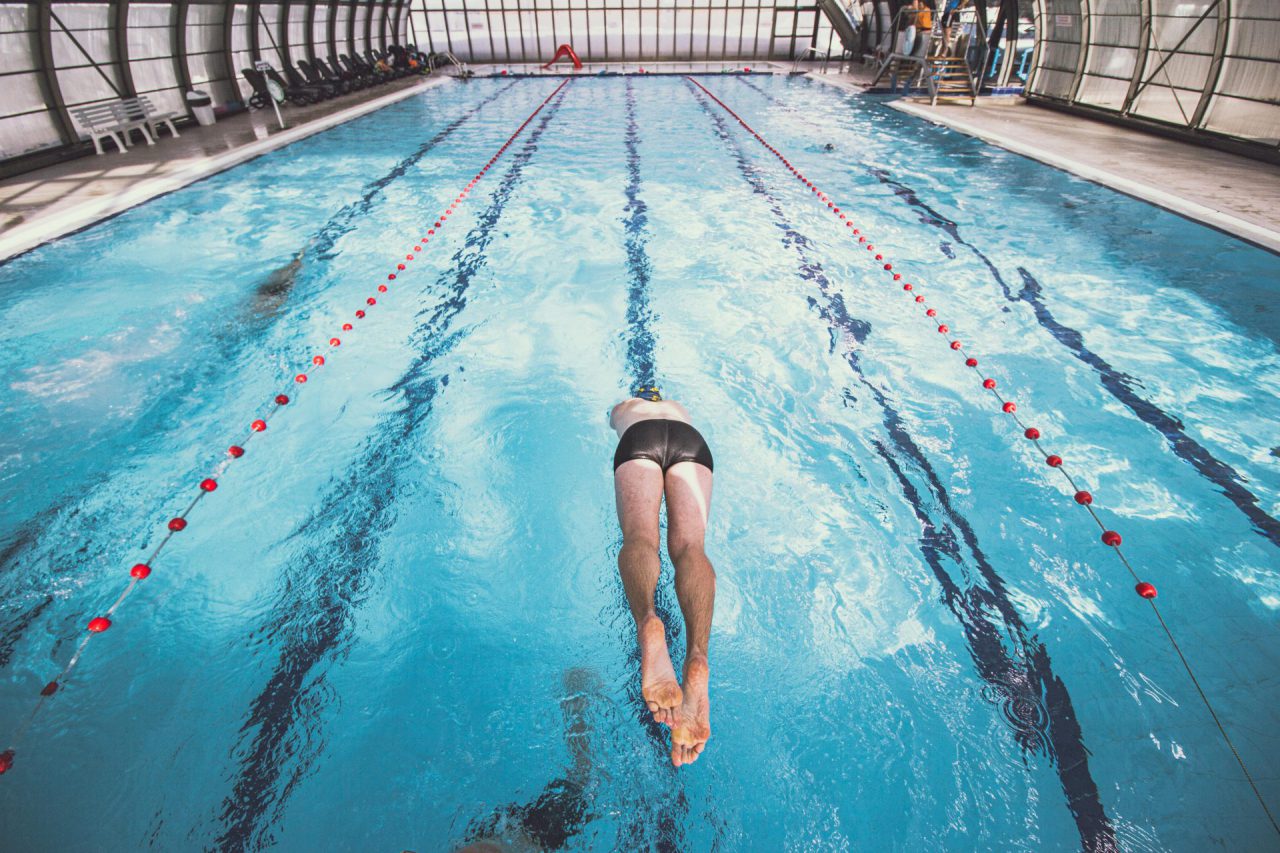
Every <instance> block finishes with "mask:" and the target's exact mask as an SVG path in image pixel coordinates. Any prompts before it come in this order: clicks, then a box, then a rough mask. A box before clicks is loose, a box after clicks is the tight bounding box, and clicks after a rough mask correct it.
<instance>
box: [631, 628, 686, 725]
mask: <svg viewBox="0 0 1280 853" xmlns="http://www.w3.org/2000/svg"><path fill="white" fill-rule="evenodd" d="M636 637H637V639H638V640H639V642H640V692H641V693H642V694H643V695H644V703H645V704H646V705H648V706H649V711H650V712H651V713H652V714H653V719H654V720H656V721H657V722H659V723H662V724H664V725H668V726H669V725H671V722H672V720H673V719H674V718H675V712H676V708H678V707H679V706H680V702H681V700H682V699H683V698H684V694H683V693H681V691H680V684H679V682H677V681H676V669H675V667H674V666H672V665H671V654H670V653H669V652H668V651H667V637H666V628H665V627H664V626H663V624H662V620H661V619H659V618H658V617H657V616H650V617H648V618H647V619H645V620H644V622H643V623H642V624H641V625H640V628H639V629H638V630H637V631H636Z"/></svg>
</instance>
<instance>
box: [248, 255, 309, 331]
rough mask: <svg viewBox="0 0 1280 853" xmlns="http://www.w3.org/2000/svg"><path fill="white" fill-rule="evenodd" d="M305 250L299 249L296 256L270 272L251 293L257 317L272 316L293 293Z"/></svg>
mask: <svg viewBox="0 0 1280 853" xmlns="http://www.w3.org/2000/svg"><path fill="white" fill-rule="evenodd" d="M306 253H307V248H306V247H304V248H302V249H299V250H298V252H297V254H295V255H294V256H293V258H292V259H291V260H290V261H289V263H287V264H285V265H284V266H282V267H277V268H276V269H274V270H272V271H271V274H270V275H268V276H267V277H266V278H265V279H263V280H262V282H261V283H259V284H258V286H257V287H256V288H255V289H254V292H253V308H252V310H253V313H254V314H256V315H259V316H266V315H273V314H275V313H276V312H277V311H279V310H280V306H281V305H283V304H284V303H285V300H286V299H288V298H289V294H290V293H292V292H293V286H294V284H296V283H297V281H298V273H299V272H300V271H301V270H302V258H303V256H304V255H306Z"/></svg>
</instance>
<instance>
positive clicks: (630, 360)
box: [623, 77, 658, 386]
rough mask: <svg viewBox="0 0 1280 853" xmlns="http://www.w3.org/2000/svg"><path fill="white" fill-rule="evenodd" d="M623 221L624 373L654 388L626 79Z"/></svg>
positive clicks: (636, 138) (644, 219)
mask: <svg viewBox="0 0 1280 853" xmlns="http://www.w3.org/2000/svg"><path fill="white" fill-rule="evenodd" d="M626 114H627V136H626V144H627V206H626V208H625V210H626V213H627V217H626V219H624V220H623V229H624V233H625V234H626V250H627V272H628V273H630V278H631V281H630V287H628V289H627V369H628V370H630V371H631V382H632V385H633V386H635V385H655V384H657V381H658V380H657V376H656V372H657V368H656V367H655V365H654V355H653V350H654V336H653V329H652V327H651V326H652V322H653V311H652V310H651V309H650V307H649V280H650V279H651V278H652V275H653V264H652V263H650V261H649V253H648V242H649V235H648V232H647V230H646V229H647V226H648V224H649V216H648V211H649V207H648V205H646V204H645V203H644V200H643V199H642V198H640V127H639V123H638V122H637V121H636V93H635V88H634V87H633V86H632V84H631V78H630V77H628V78H627V96H626Z"/></svg>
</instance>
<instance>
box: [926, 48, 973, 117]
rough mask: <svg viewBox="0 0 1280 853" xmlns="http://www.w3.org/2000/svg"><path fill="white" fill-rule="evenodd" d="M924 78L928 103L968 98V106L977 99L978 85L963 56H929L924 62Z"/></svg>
mask: <svg viewBox="0 0 1280 853" xmlns="http://www.w3.org/2000/svg"><path fill="white" fill-rule="evenodd" d="M924 76H925V78H926V82H927V87H928V89H929V103H930V104H931V105H932V104H936V103H938V99H939V98H946V99H952V98H968V99H969V106H973V105H974V103H975V102H976V101H977V99H978V84H977V81H976V80H974V79H973V72H972V71H971V70H970V68H969V63H968V62H967V61H966V60H965V58H964V57H963V56H931V57H929V58H928V59H926V60H925V69H924Z"/></svg>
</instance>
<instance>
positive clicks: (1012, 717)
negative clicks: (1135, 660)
mask: <svg viewBox="0 0 1280 853" xmlns="http://www.w3.org/2000/svg"><path fill="white" fill-rule="evenodd" d="M688 85H689V88H690V91H691V92H692V94H693V96H694V98H695V99H696V100H697V102H698V104H699V106H701V107H702V110H703V112H705V113H706V114H707V115H708V116H709V117H710V118H711V120H712V122H713V123H714V124H715V126H716V132H717V135H718V136H719V137H720V139H721V140H722V141H723V142H724V144H725V147H726V149H728V152H729V154H730V156H731V157H732V158H733V159H734V161H735V163H736V164H737V167H738V170H739V172H740V173H741V174H742V177H743V179H744V180H745V181H746V182H747V184H748V185H749V186H750V187H751V191H752V193H753V194H755V195H758V196H760V197H761V198H762V199H763V201H764V202H765V204H767V206H768V207H769V209H770V211H771V212H772V214H773V217H774V225H775V227H776V228H778V230H780V231H781V232H782V234H783V238H782V243H783V245H784V246H787V247H788V248H791V249H793V250H794V251H795V253H796V256H797V260H798V261H799V275H800V278H802V279H803V280H806V281H812V282H814V283H815V284H816V285H817V287H818V290H819V293H820V295H821V296H822V302H821V303H820V302H819V301H818V300H817V299H815V298H813V297H810V298H809V304H810V306H811V307H813V308H814V309H815V310H817V312H818V314H819V316H820V317H822V319H823V320H824V321H825V322H826V323H827V326H828V331H829V333H830V334H831V335H832V351H834V350H835V345H836V342H837V341H839V340H844V341H846V346H845V347H843V348H842V349H843V350H844V351H843V353H842V354H843V356H844V359H845V361H846V363H847V364H848V365H849V367H850V368H851V369H852V370H853V373H854V375H855V377H856V378H857V380H858V382H859V383H860V384H861V385H862V386H864V387H865V388H866V389H867V390H868V391H869V392H870V394H871V396H872V398H873V399H874V400H875V402H876V404H877V405H878V406H879V407H880V409H881V412H882V418H883V422H884V426H885V430H886V431H887V433H888V435H889V438H890V439H891V440H892V442H893V445H894V446H895V448H896V449H897V451H898V454H899V456H900V457H902V458H905V459H906V460H910V461H911V462H912V463H914V465H915V468H916V469H917V471H918V472H919V476H921V477H922V478H923V480H924V481H925V483H926V484H927V486H928V492H929V496H930V497H931V498H932V499H933V501H934V502H936V503H937V504H938V506H939V507H941V509H942V511H943V516H944V518H942V519H941V520H935V519H934V518H933V516H932V515H931V514H930V510H929V507H928V506H926V504H925V501H924V500H923V499H922V496H921V495H920V492H919V490H918V489H917V488H916V487H915V485H914V484H913V483H912V481H911V479H910V478H909V477H908V476H907V474H906V472H905V471H904V470H903V467H902V465H901V464H900V462H899V460H898V459H897V458H895V457H894V455H893V454H891V453H889V452H888V450H887V448H885V446H884V445H883V443H881V442H880V441H879V440H873V444H874V446H875V447H876V451H877V453H878V455H880V456H881V458H882V459H884V461H885V463H886V464H887V465H888V466H889V468H890V470H891V471H892V473H893V475H894V476H895V478H896V479H897V480H898V482H899V484H900V485H901V487H902V489H903V497H904V498H905V500H906V501H907V502H908V503H909V504H910V506H911V507H912V510H913V512H914V514H915V515H916V518H917V520H918V521H919V522H920V524H921V528H922V532H921V536H920V542H919V544H920V550H921V555H922V556H923V558H924V560H925V562H926V564H927V565H928V566H929V568H930V570H931V571H932V572H933V574H934V577H935V578H936V579H937V580H938V583H939V585H940V586H941V587H942V591H943V601H944V603H945V604H946V605H947V608H948V609H949V610H950V611H951V612H952V613H953V614H954V615H955V617H956V618H957V620H958V621H959V622H960V625H961V627H962V629H963V630H964V634H965V641H966V643H967V645H968V648H969V655H970V657H971V658H972V660H973V662H974V666H975V668H976V669H977V672H978V675H979V676H980V677H981V678H982V680H983V681H985V682H986V683H987V685H989V687H990V688H991V690H990V692H988V691H987V690H984V691H983V692H982V696H983V698H984V699H987V700H988V701H992V702H993V704H996V705H997V706H998V707H999V709H1000V712H1001V718H1002V719H1003V720H1004V722H1005V723H1007V724H1008V725H1009V726H1010V728H1011V729H1012V733H1013V737H1014V740H1015V741H1016V742H1017V743H1018V745H1019V747H1020V748H1021V750H1022V753H1023V763H1024V764H1025V763H1026V759H1027V756H1029V755H1031V754H1044V755H1045V756H1046V757H1047V758H1048V759H1049V761H1050V763H1051V764H1052V765H1053V766H1055V767H1056V769H1057V773H1058V778H1059V781H1060V783H1061V785H1062V790H1063V793H1064V795H1065V796H1066V801H1067V808H1068V810H1069V811H1070V812H1071V815H1072V818H1073V819H1074V821H1075V824H1076V829H1077V831H1078V832H1079V834H1080V841H1081V845H1082V848H1083V849H1084V850H1086V851H1090V853H1095V851H1097V853H1104V851H1105V852H1106V853H1109V851H1114V850H1116V849H1118V848H1117V845H1116V839H1115V831H1114V827H1113V826H1112V823H1111V820H1110V818H1108V817H1107V814H1106V811H1105V809H1104V808H1103V805H1102V801H1101V798H1100V796H1099V793H1098V786H1097V784H1096V783H1095V782H1094V780H1093V776H1092V774H1091V773H1090V772H1089V751H1088V749H1087V748H1086V747H1085V745H1084V738H1083V733H1082V732H1081V729H1080V724H1079V722H1078V720H1077V718H1076V714H1075V709H1074V706H1073V704H1072V702H1071V696H1070V694H1069V693H1068V691H1067V688H1066V685H1065V684H1064V683H1063V681H1062V679H1061V678H1059V677H1058V676H1057V675H1055V674H1054V672H1053V668H1052V663H1051V660H1050V657H1049V653H1048V650H1047V649H1046V648H1045V647H1044V644H1043V643H1042V642H1040V640H1039V639H1038V638H1037V637H1036V636H1034V635H1030V636H1029V635H1028V631H1027V627H1026V625H1025V623H1024V622H1023V621H1022V617H1021V616H1020V615H1019V614H1018V611H1017V608H1016V607H1015V606H1014V604H1013V602H1012V601H1011V600H1010V599H1009V596H1008V592H1007V591H1006V589H1005V584H1004V579H1003V578H1001V577H1000V575H999V574H998V573H997V572H996V570H995V567H994V566H992V565H991V562H990V560H989V559H988V558H987V556H986V554H985V553H984V552H983V550H982V548H981V546H980V544H979V542H978V537H977V534H976V533H975V531H974V529H973V526H972V525H971V524H970V523H969V521H968V519H966V518H965V517H964V516H963V515H962V514H961V513H960V512H959V511H957V510H956V508H955V507H954V505H953V504H952V503H951V498H950V495H949V493H948V492H947V489H946V487H945V486H944V485H943V484H942V481H941V480H940V479H939V477H938V475H937V473H936V471H935V470H934V468H933V466H932V465H931V464H930V463H929V461H928V458H927V457H926V456H925V454H924V452H923V451H922V450H921V449H920V447H919V445H918V444H917V443H916V442H915V440H914V439H913V438H912V437H911V435H910V433H909V432H908V431H907V428H906V425H905V423H904V422H903V420H902V417H901V415H900V414H899V413H898V411H897V410H896V409H895V408H894V406H893V404H892V401H890V400H889V398H888V397H887V395H886V394H885V393H884V392H883V391H881V389H880V388H879V387H877V386H876V385H875V384H873V383H872V382H871V381H870V380H869V379H868V378H867V377H866V375H865V373H864V372H863V370H862V365H861V363H860V359H859V357H858V352H857V348H858V347H860V346H862V345H863V344H864V343H865V341H866V339H867V337H868V335H869V333H870V331H871V326H870V324H869V323H867V322H866V321H864V320H860V319H857V318H854V317H851V316H850V315H849V313H848V309H847V307H846V306H845V303H844V299H843V297H842V296H841V294H840V293H839V292H838V291H836V290H835V289H834V288H833V287H832V286H831V282H830V280H829V279H828V278H827V276H826V273H825V272H824V271H823V269H822V266H821V264H819V263H818V262H816V261H814V260H812V259H811V258H810V257H809V255H808V249H809V248H810V247H811V246H812V245H813V244H812V242H811V241H810V240H809V238H808V237H806V236H805V235H804V234H802V233H800V232H799V231H797V230H796V229H795V227H794V226H793V225H792V224H791V223H790V222H789V221H788V220H787V218H786V214H785V213H784V212H783V210H782V207H781V204H780V202H779V201H778V199H777V197H776V196H774V195H773V193H772V192H770V190H769V188H768V187H767V185H766V184H765V182H764V179H763V178H762V177H761V170H760V169H759V168H758V167H756V166H755V165H753V164H752V163H751V161H750V160H749V159H748V158H747V156H746V153H745V151H744V150H743V148H742V146H741V145H740V144H739V143H738V141H737V140H736V139H735V138H734V137H733V135H732V133H731V132H730V129H729V126H728V124H727V123H726V122H725V120H724V118H723V117H722V116H721V115H720V113H719V112H718V111H716V110H713V109H712V108H711V105H710V103H709V101H708V100H707V99H706V98H705V97H704V96H703V95H702V93H701V92H700V91H698V90H697V89H696V88H694V87H693V86H692V85H691V84H688ZM849 342H851V345H850V344H849ZM948 522H949V523H948ZM957 531H958V534H959V535H958V536H957ZM960 541H963V543H964V545H965V546H966V548H967V549H968V551H969V552H970V554H971V555H972V557H973V562H974V564H975V565H976V566H977V568H978V571H979V573H980V575H981V576H982V578H983V579H984V580H985V581H986V584H987V586H986V587H985V588H984V587H982V586H970V587H968V588H967V589H965V588H963V587H962V585H961V584H959V583H957V582H956V581H955V580H954V579H953V578H952V577H951V575H950V574H949V573H948V572H947V570H946V565H945V564H944V562H943V557H944V556H945V557H948V558H950V559H951V560H953V561H954V562H955V563H957V564H959V565H963V564H964V562H965V560H964V557H963V555H962V552H961V549H960V546H959V542H960ZM992 612H995V613H998V614H999V616H1000V621H1001V622H1003V626H1004V627H1003V629H1001V628H1000V627H998V626H997V625H996V624H995V623H993V622H992V621H991V619H990V618H989V614H990V613H992ZM1006 636H1008V637H1011V638H1014V639H1015V640H1016V645H1017V649H1016V651H1015V653H1014V654H1010V652H1009V650H1008V649H1006V648H1005V645H1004V642H1003V641H1002V637H1006Z"/></svg>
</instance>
